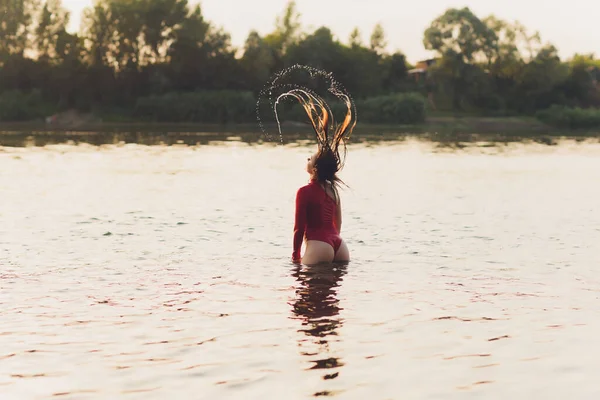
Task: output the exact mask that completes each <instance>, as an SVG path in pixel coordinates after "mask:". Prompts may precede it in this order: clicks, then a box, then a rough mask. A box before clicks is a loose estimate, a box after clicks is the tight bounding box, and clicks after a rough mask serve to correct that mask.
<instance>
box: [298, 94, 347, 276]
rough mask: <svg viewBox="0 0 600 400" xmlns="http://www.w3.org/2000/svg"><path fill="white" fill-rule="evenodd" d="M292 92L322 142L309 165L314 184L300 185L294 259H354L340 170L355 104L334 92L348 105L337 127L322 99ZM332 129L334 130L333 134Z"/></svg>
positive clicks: (318, 139)
mask: <svg viewBox="0 0 600 400" xmlns="http://www.w3.org/2000/svg"><path fill="white" fill-rule="evenodd" d="M288 94H289V95H291V96H294V97H295V98H296V99H298V100H299V101H300V104H302V106H303V107H304V109H305V110H306V113H307V115H308V117H309V119H310V122H311V124H312V126H313V128H314V131H315V133H316V135H317V142H318V151H317V153H316V154H314V155H313V156H312V157H311V158H309V159H308V164H307V166H306V171H307V172H308V173H309V174H310V183H309V184H308V185H306V186H304V187H302V188H300V189H299V190H298V192H297V194H296V213H295V223H294V241H293V246H294V249H293V253H292V261H293V262H295V263H303V264H306V265H313V264H319V263H324V262H326V263H330V262H347V261H349V260H350V252H349V250H348V246H347V245H346V243H345V242H344V240H343V239H342V238H341V237H340V231H341V228H342V204H341V201H340V196H339V192H338V185H339V183H341V182H342V181H341V180H340V179H339V178H338V176H337V173H338V172H339V171H340V170H341V169H342V168H343V165H344V159H343V158H344V157H342V156H340V152H339V146H340V144H343V150H344V151H343V155H344V156H345V150H346V147H345V140H346V139H347V138H348V137H349V135H350V133H351V131H352V129H353V128H354V126H355V125H356V121H355V120H354V121H353V111H354V107H353V104H352V102H351V101H350V97H349V96H347V95H346V94H344V93H342V92H337V93H334V94H336V95H337V96H338V98H340V99H342V100H343V101H344V102H345V104H346V106H347V113H346V117H345V119H344V121H343V122H342V124H340V125H339V126H336V124H335V122H334V120H333V116H332V115H331V110H330V108H329V107H328V106H327V104H326V103H325V102H324V101H323V100H322V99H321V98H319V97H318V96H316V95H314V94H312V93H308V92H306V91H303V90H294V91H291V92H289V93H288ZM330 122H331V125H330ZM330 131H333V135H332V136H330ZM304 239H305V240H306V248H305V251H304V256H303V257H301V256H300V248H301V246H302V242H303V240H304Z"/></svg>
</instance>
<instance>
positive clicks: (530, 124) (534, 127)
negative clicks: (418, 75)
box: [0, 115, 600, 135]
mask: <svg viewBox="0 0 600 400" xmlns="http://www.w3.org/2000/svg"><path fill="white" fill-rule="evenodd" d="M266 128H267V131H269V132H272V133H276V127H275V126H274V125H267V126H266ZM282 130H283V132H284V133H286V134H293V133H298V134H303V133H310V132H311V128H310V126H309V125H308V124H304V123H297V122H287V123H286V122H284V123H283V124H282ZM11 131H12V132H16V131H20V132H23V131H31V132H33V131H35V132H69V131H76V132H79V133H81V134H85V133H93V132H123V131H136V132H146V131H148V132H152V131H172V132H179V133H181V132H196V133H197V132H210V133H219V132H222V133H223V134H224V135H227V134H230V133H239V132H245V133H257V134H259V133H260V128H259V126H258V123H237V124H214V123H213V124H204V123H190V122H180V123H176V122H168V123H166V122H165V123H163V122H146V121H135V120H131V119H129V120H128V119H118V120H111V119H108V120H98V119H85V118H84V119H81V120H69V121H67V122H65V123H60V122H58V123H52V124H47V123H45V122H43V121H34V122H12V123H11V122H4V123H0V132H2V133H6V132H11ZM570 131H571V130H569V129H562V128H556V127H552V126H550V125H546V124H544V123H542V122H540V121H539V120H536V119H535V118H529V117H475V116H435V115H434V116H429V117H427V118H426V119H425V122H423V123H418V124H372V123H370V124H369V123H362V122H361V121H360V119H359V122H358V125H357V126H356V129H355V131H354V132H355V134H365V133H373V134H376V133H381V134H386V133H414V134H420V133H436V132H439V133H446V134H448V133H450V134H451V133H457V134H463V133H464V134H503V135H512V134H514V135H523V134H529V135H535V134H546V135H551V134H557V135H563V134H568V133H569V132H570ZM577 133H578V134H581V133H583V134H585V133H589V134H591V135H595V134H600V131H599V130H593V129H590V130H588V131H586V132H577Z"/></svg>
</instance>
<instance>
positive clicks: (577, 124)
mask: <svg viewBox="0 0 600 400" xmlns="http://www.w3.org/2000/svg"><path fill="white" fill-rule="evenodd" d="M536 117H537V118H538V119H539V120H540V121H542V122H544V123H546V124H548V125H552V126H556V127H559V128H570V129H589V128H600V109H597V108H589V109H583V108H570V107H564V106H557V105H554V106H552V107H550V108H548V109H546V110H541V111H538V112H537V114H536Z"/></svg>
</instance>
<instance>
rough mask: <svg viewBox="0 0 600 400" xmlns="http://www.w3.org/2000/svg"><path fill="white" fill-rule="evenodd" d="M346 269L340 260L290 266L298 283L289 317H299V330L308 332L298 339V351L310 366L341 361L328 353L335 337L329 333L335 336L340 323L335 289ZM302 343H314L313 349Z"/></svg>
mask: <svg viewBox="0 0 600 400" xmlns="http://www.w3.org/2000/svg"><path fill="white" fill-rule="evenodd" d="M346 272H347V265H344V264H321V265H314V266H305V265H296V266H294V268H293V270H292V276H293V277H295V278H296V280H297V281H298V283H299V285H298V286H297V289H296V299H295V301H293V302H292V303H291V304H290V305H291V306H292V313H293V314H294V315H293V317H292V318H295V319H299V320H301V321H302V328H301V329H299V332H303V333H304V334H305V335H307V336H308V337H304V338H302V339H300V340H299V346H300V347H301V348H304V349H303V350H302V352H301V354H302V355H304V356H306V357H309V358H310V362H311V363H312V367H310V369H331V368H338V367H341V366H343V365H344V364H343V363H342V361H341V359H340V358H338V357H333V356H332V354H331V353H330V352H331V349H330V348H329V343H330V342H336V341H337V340H336V339H334V338H332V337H336V336H337V329H338V328H339V327H340V326H341V325H342V323H343V320H342V319H341V318H340V316H339V313H340V310H341V309H342V308H340V306H339V302H340V301H339V299H338V298H337V292H338V288H339V287H340V284H341V281H342V278H343V276H344V275H345V274H346ZM306 347H314V350H313V351H309V350H308V349H306ZM330 372H331V371H330ZM338 374H339V372H337V373H334V374H327V375H325V376H324V379H334V378H336V377H337V376H338Z"/></svg>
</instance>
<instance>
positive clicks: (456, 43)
mask: <svg viewBox="0 0 600 400" xmlns="http://www.w3.org/2000/svg"><path fill="white" fill-rule="evenodd" d="M497 43H498V38H497V37H496V34H495V32H494V31H493V30H492V29H490V28H489V27H488V26H487V25H486V24H485V23H484V22H483V21H481V20H480V19H479V18H477V16H476V15H475V14H473V13H472V12H471V10H470V9H469V8H467V7H465V8H462V9H455V8H451V9H448V10H446V12H445V13H444V14H443V15H442V16H440V17H438V18H436V19H435V20H434V21H433V22H432V23H431V26H430V27H429V28H427V30H426V31H425V34H424V38H423V44H424V46H425V48H426V49H427V50H433V51H435V52H437V53H438V54H439V55H440V56H444V55H446V54H452V55H453V57H454V56H455V57H458V58H460V59H461V60H462V61H463V62H465V63H470V62H474V61H490V59H491V57H492V55H493V54H495V52H496V47H497Z"/></svg>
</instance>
